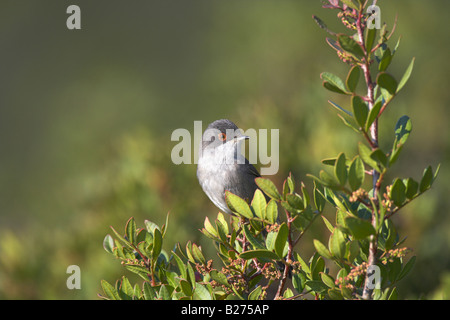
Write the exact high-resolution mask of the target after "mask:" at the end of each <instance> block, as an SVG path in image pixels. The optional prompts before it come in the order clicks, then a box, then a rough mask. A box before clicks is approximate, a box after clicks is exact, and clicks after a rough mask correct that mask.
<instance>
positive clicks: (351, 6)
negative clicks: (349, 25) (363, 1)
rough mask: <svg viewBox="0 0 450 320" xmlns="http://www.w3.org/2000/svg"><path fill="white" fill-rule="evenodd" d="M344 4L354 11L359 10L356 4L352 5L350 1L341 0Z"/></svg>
mask: <svg viewBox="0 0 450 320" xmlns="http://www.w3.org/2000/svg"><path fill="white" fill-rule="evenodd" d="M341 1H342V2H343V3H344V4H346V5H347V6H349V7H350V8H352V9H355V10H359V8H358V6H357V5H356V4H354V3H353V1H352V0H341Z"/></svg>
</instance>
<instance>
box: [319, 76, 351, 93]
mask: <svg viewBox="0 0 450 320" xmlns="http://www.w3.org/2000/svg"><path fill="white" fill-rule="evenodd" d="M320 78H321V79H322V80H323V86H324V87H325V88H326V89H328V90H330V91H333V92H337V93H341V94H347V93H348V92H347V89H346V88H345V85H344V82H343V81H342V80H341V78H339V77H338V76H337V75H335V74H332V73H330V72H322V73H321V74H320Z"/></svg>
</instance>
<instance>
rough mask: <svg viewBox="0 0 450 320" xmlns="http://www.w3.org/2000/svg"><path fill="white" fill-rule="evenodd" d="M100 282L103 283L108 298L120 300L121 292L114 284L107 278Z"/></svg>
mask: <svg viewBox="0 0 450 320" xmlns="http://www.w3.org/2000/svg"><path fill="white" fill-rule="evenodd" d="M100 283H101V285H102V289H103V292H104V293H105V294H106V297H107V298H109V299H112V300H120V297H119V294H118V292H117V290H116V288H114V286H113V285H111V284H110V283H109V282H108V281H106V280H101V282H100Z"/></svg>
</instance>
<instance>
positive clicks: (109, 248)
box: [103, 234, 115, 254]
mask: <svg viewBox="0 0 450 320" xmlns="http://www.w3.org/2000/svg"><path fill="white" fill-rule="evenodd" d="M114 247H115V246H114V239H113V237H111V236H110V235H109V234H107V235H106V237H105V239H103V249H105V251H106V252H108V253H111V254H113V249H114Z"/></svg>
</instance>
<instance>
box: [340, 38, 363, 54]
mask: <svg viewBox="0 0 450 320" xmlns="http://www.w3.org/2000/svg"><path fill="white" fill-rule="evenodd" d="M338 42H339V45H340V46H341V48H342V49H344V50H345V51H347V52H350V53H351V54H353V55H354V56H356V57H358V58H361V57H363V56H364V51H363V50H362V48H361V46H360V45H359V44H358V42H356V41H355V40H354V39H353V38H352V37H349V36H348V35H346V34H341V35H339V36H338Z"/></svg>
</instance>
